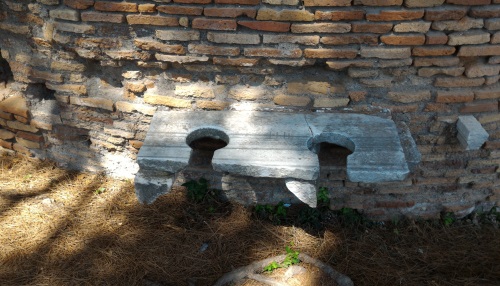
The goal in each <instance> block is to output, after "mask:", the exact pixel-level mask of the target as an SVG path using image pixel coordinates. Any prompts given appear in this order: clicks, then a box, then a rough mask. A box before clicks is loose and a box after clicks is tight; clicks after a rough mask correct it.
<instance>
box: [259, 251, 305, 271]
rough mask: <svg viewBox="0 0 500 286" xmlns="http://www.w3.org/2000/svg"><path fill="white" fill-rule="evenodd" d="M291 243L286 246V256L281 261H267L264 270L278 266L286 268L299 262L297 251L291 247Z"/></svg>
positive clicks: (271, 269)
mask: <svg viewBox="0 0 500 286" xmlns="http://www.w3.org/2000/svg"><path fill="white" fill-rule="evenodd" d="M291 246H292V245H290V246H288V245H287V246H286V247H285V251H286V256H285V259H283V262H281V263H278V262H276V261H273V262H271V263H269V264H268V265H267V266H265V267H264V271H266V272H271V271H273V270H275V269H278V268H288V267H290V266H292V265H295V264H298V263H300V259H299V254H300V253H299V252H298V251H296V250H294V249H292V248H291Z"/></svg>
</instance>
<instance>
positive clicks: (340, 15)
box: [314, 1, 365, 21]
mask: <svg viewBox="0 0 500 286" xmlns="http://www.w3.org/2000/svg"><path fill="white" fill-rule="evenodd" d="M330 2H331V1H330ZM314 17H315V19H316V20H323V21H325V20H326V21H329V20H331V21H355V20H363V19H364V18H365V11H364V10H361V9H352V10H344V11H320V10H316V12H315V13H314Z"/></svg>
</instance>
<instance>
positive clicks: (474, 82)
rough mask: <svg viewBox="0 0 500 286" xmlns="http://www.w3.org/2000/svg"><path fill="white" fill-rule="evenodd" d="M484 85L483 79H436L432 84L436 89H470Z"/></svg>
mask: <svg viewBox="0 0 500 286" xmlns="http://www.w3.org/2000/svg"><path fill="white" fill-rule="evenodd" d="M483 84H484V78H466V77H438V78H436V81H435V82H434V86H437V87H471V86H481V85H483Z"/></svg>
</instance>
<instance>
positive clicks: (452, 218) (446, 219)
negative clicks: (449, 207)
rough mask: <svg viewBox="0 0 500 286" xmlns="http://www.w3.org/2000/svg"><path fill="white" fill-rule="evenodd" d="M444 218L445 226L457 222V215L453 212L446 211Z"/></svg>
mask: <svg viewBox="0 0 500 286" xmlns="http://www.w3.org/2000/svg"><path fill="white" fill-rule="evenodd" d="M442 219H443V224H444V225H445V226H450V225H452V224H453V223H454V222H455V216H454V215H453V213H451V212H448V213H445V214H444V215H443V217H442Z"/></svg>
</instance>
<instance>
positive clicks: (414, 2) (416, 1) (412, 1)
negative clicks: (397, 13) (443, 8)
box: [404, 0, 445, 8]
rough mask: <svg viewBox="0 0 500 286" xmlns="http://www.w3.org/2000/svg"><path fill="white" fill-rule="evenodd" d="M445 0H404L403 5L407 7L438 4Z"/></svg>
mask: <svg viewBox="0 0 500 286" xmlns="http://www.w3.org/2000/svg"><path fill="white" fill-rule="evenodd" d="M444 1H445V0H405V3H404V5H405V6H406V7H408V8H423V7H434V6H440V5H442V4H443V3H444Z"/></svg>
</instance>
